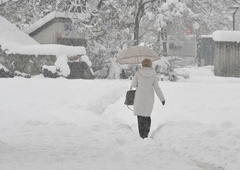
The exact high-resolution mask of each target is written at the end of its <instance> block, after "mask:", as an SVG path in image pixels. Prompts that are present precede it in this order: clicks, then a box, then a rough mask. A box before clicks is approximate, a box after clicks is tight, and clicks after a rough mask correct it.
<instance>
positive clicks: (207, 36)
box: [200, 35, 213, 38]
mask: <svg viewBox="0 0 240 170" xmlns="http://www.w3.org/2000/svg"><path fill="white" fill-rule="evenodd" d="M200 37H201V38H213V36H212V35H201V36H200Z"/></svg>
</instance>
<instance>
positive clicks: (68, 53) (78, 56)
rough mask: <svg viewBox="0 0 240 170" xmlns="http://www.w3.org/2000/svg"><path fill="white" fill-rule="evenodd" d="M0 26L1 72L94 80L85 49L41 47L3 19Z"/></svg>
mask: <svg viewBox="0 0 240 170" xmlns="http://www.w3.org/2000/svg"><path fill="white" fill-rule="evenodd" d="M0 23H1V24H0V70H2V71H6V70H7V71H11V72H17V73H19V72H20V73H23V74H28V75H31V76H32V75H39V74H41V73H43V70H44V69H45V70H46V69H49V68H51V69H49V71H51V72H53V74H55V73H56V72H57V73H58V75H59V76H64V77H67V78H83V79H92V78H93V75H92V73H93V72H92V69H91V65H92V63H91V61H90V60H89V58H88V56H87V55H86V50H85V47H83V46H66V45H61V44H40V43H38V42H37V41H35V40H34V39H33V38H31V37H30V36H29V35H28V34H26V33H24V32H23V31H21V30H19V29H18V28H17V27H16V26H15V25H14V24H12V23H10V22H9V21H8V20H6V19H5V18H3V17H2V16H0Z"/></svg>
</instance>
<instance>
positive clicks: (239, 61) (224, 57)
mask: <svg viewBox="0 0 240 170" xmlns="http://www.w3.org/2000/svg"><path fill="white" fill-rule="evenodd" d="M213 40H214V41H215V46H214V74H215V75H216V76H223V77H240V31H215V32H214V33H213Z"/></svg>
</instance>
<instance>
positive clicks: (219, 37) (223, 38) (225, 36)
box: [213, 31, 240, 42]
mask: <svg viewBox="0 0 240 170" xmlns="http://www.w3.org/2000/svg"><path fill="white" fill-rule="evenodd" d="M213 40H214V41H220V42H240V31H215V32H213Z"/></svg>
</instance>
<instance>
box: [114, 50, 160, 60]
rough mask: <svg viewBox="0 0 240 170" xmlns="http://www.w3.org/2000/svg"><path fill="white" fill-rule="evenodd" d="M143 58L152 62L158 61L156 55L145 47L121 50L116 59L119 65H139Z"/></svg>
mask: <svg viewBox="0 0 240 170" xmlns="http://www.w3.org/2000/svg"><path fill="white" fill-rule="evenodd" d="M145 58H148V59H150V60H152V61H156V60H158V59H159V57H158V55H157V54H156V53H155V52H154V51H153V50H151V49H150V48H149V47H147V46H133V47H129V48H127V49H124V50H122V51H121V52H120V53H119V55H118V57H117V62H118V63H119V64H139V63H141V62H142V61H143V60H144V59H145Z"/></svg>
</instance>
